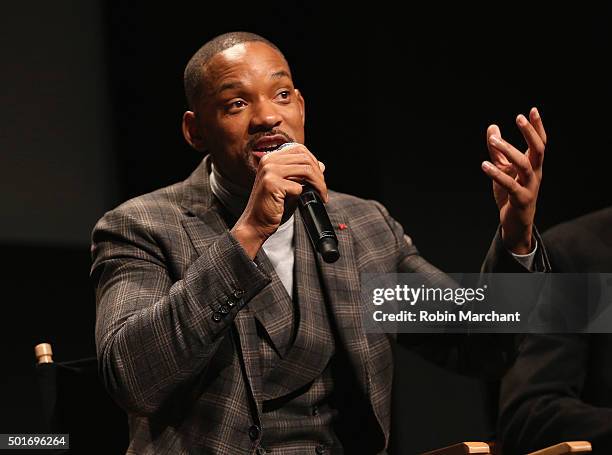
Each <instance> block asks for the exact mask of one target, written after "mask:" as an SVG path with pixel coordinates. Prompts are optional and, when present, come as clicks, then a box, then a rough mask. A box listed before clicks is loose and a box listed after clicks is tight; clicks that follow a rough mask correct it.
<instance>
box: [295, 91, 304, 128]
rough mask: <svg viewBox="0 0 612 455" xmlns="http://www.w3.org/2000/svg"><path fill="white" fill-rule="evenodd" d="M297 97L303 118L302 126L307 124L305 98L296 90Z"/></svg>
mask: <svg viewBox="0 0 612 455" xmlns="http://www.w3.org/2000/svg"><path fill="white" fill-rule="evenodd" d="M294 90H295V97H296V98H297V100H298V104H299V106H300V115H301V116H302V126H304V125H305V124H306V102H305V101H304V97H303V96H302V94H301V93H300V91H299V90H298V89H297V88H296V89H294Z"/></svg>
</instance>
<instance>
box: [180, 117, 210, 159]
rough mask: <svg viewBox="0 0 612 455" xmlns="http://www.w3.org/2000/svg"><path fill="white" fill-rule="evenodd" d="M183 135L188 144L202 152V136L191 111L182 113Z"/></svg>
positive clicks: (203, 149)
mask: <svg viewBox="0 0 612 455" xmlns="http://www.w3.org/2000/svg"><path fill="white" fill-rule="evenodd" d="M182 129H183V136H184V137H185V140H186V141H187V143H188V144H189V145H191V146H192V147H193V148H194V149H196V150H197V151H198V152H204V151H205V150H206V146H205V145H204V137H203V136H202V133H201V131H200V128H199V127H198V123H197V119H196V114H195V113H194V112H192V111H186V112H185V113H184V114H183V124H182Z"/></svg>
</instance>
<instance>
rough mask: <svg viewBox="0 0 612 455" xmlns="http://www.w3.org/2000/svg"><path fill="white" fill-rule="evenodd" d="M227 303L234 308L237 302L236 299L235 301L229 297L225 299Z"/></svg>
mask: <svg viewBox="0 0 612 455" xmlns="http://www.w3.org/2000/svg"><path fill="white" fill-rule="evenodd" d="M225 304H226V305H227V306H228V307H230V308H234V305H236V302H235V301H233V300H232V299H227V300H226V301H225Z"/></svg>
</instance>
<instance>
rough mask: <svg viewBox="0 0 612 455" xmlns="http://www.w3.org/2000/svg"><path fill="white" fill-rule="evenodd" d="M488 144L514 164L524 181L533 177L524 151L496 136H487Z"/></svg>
mask: <svg viewBox="0 0 612 455" xmlns="http://www.w3.org/2000/svg"><path fill="white" fill-rule="evenodd" d="M489 144H491V146H492V147H493V148H495V149H497V150H499V151H500V152H501V153H503V154H504V155H505V157H506V158H508V160H509V161H510V162H511V163H512V164H513V165H514V167H515V168H516V170H517V172H518V175H519V177H520V178H521V180H522V181H523V182H524V183H527V182H529V181H531V179H532V178H533V175H534V174H533V168H532V167H531V163H530V162H529V159H528V158H527V157H526V156H525V154H524V153H522V152H520V151H519V150H517V149H516V148H514V147H513V146H512V145H511V144H509V143H508V142H506V141H504V140H503V139H501V138H498V137H496V136H490V137H489Z"/></svg>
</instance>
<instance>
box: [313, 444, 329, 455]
mask: <svg viewBox="0 0 612 455" xmlns="http://www.w3.org/2000/svg"><path fill="white" fill-rule="evenodd" d="M315 453H316V454H317V455H325V454H326V453H327V450H326V448H325V446H324V445H319V446H317V448H316V449H315Z"/></svg>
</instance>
